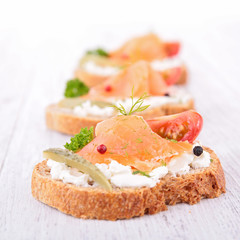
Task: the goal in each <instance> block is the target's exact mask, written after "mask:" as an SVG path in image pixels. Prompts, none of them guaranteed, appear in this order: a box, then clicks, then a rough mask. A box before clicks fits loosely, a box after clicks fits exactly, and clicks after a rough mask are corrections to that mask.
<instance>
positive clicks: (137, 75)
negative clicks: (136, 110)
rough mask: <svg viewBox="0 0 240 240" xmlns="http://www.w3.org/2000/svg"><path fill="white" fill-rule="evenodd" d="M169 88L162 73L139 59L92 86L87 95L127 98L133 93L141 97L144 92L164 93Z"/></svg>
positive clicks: (92, 97) (96, 97)
mask: <svg viewBox="0 0 240 240" xmlns="http://www.w3.org/2000/svg"><path fill="white" fill-rule="evenodd" d="M166 88H167V85H166V83H165V81H164V80H163V78H162V76H161V74H160V73H158V72H156V71H154V70H153V69H152V68H151V67H150V65H149V63H148V62H146V61H138V62H136V63H134V64H132V65H130V66H128V67H126V68H125V69H123V70H122V71H121V72H120V73H118V74H116V75H114V76H111V77H109V78H108V79H107V80H106V81H104V82H103V83H101V84H98V85H97V86H95V87H92V88H91V89H90V91H89V93H88V95H86V96H85V98H90V99H94V98H95V99H99V98H100V99H101V98H102V99H104V98H106V97H120V98H127V97H130V96H131V95H132V90H133V96H134V97H140V96H142V95H143V94H144V93H147V94H149V95H162V94H163V93H164V92H165V90H166Z"/></svg>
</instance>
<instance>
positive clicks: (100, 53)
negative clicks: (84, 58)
mask: <svg viewBox="0 0 240 240" xmlns="http://www.w3.org/2000/svg"><path fill="white" fill-rule="evenodd" d="M86 54H89V55H98V56H101V57H109V54H108V53H107V52H106V51H105V50H104V49H102V48H97V49H95V50H89V51H87V53H86Z"/></svg>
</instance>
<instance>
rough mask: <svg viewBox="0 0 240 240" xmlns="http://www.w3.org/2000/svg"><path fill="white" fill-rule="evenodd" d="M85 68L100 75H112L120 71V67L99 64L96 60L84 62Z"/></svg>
mask: <svg viewBox="0 0 240 240" xmlns="http://www.w3.org/2000/svg"><path fill="white" fill-rule="evenodd" d="M83 67H84V70H85V71H87V72H89V73H92V74H95V75H99V76H103V77H104V76H106V77H107V76H111V75H114V74H117V73H118V72H119V68H117V67H110V66H106V67H103V66H99V65H97V64H96V63H95V62H94V61H88V62H86V63H85V64H84V66H83Z"/></svg>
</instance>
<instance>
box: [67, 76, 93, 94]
mask: <svg viewBox="0 0 240 240" xmlns="http://www.w3.org/2000/svg"><path fill="white" fill-rule="evenodd" d="M88 91H89V88H88V86H86V85H85V84H84V83H83V82H82V81H80V80H79V79H77V78H76V79H72V80H69V81H68V82H67V86H66V89H65V93H64V96H65V97H67V98H72V97H79V96H82V95H85V94H87V93H88Z"/></svg>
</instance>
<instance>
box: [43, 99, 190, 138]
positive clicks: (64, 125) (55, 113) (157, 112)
mask: <svg viewBox="0 0 240 240" xmlns="http://www.w3.org/2000/svg"><path fill="white" fill-rule="evenodd" d="M190 109H194V102H193V100H189V101H188V102H187V103H184V104H183V103H178V104H173V103H171V104H165V105H162V106H160V107H158V108H153V109H149V110H146V111H145V112H144V114H142V116H143V117H144V118H145V119H151V118H154V117H158V116H163V115H170V114H175V113H180V112H183V111H187V110H190ZM105 119H106V118H100V117H95V116H94V117H93V116H88V117H79V116H77V115H75V114H73V111H72V110H70V109H64V108H60V107H58V105H57V104H52V105H49V106H48V107H47V109H46V124H47V127H48V128H50V129H52V130H56V131H58V132H62V133H66V134H69V135H75V134H77V133H79V132H80V130H81V128H82V127H88V128H89V127H91V126H93V127H95V126H96V125H97V123H99V122H101V121H103V120H105Z"/></svg>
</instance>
